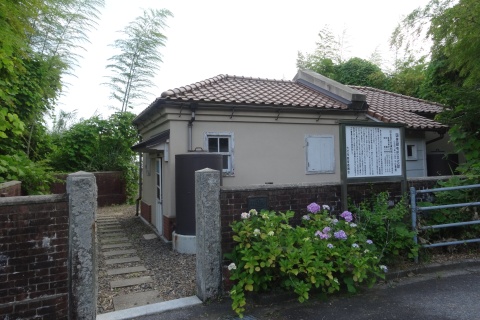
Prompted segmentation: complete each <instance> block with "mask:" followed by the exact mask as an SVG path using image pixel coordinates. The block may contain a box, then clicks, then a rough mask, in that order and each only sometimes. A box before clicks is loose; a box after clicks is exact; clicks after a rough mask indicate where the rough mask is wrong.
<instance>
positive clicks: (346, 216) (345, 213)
mask: <svg viewBox="0 0 480 320" xmlns="http://www.w3.org/2000/svg"><path fill="white" fill-rule="evenodd" d="M340 217H342V218H343V219H345V221H347V222H350V221H352V220H353V216H352V213H351V212H350V211H343V212H342V214H341V215H340Z"/></svg>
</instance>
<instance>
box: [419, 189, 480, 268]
mask: <svg viewBox="0 0 480 320" xmlns="http://www.w3.org/2000/svg"><path fill="white" fill-rule="evenodd" d="M474 188H480V184H472V185H467V186H458V187H446V188H436V189H424V190H416V189H415V187H411V188H410V205H411V209H412V230H413V231H415V236H414V237H413V240H414V241H415V244H418V237H417V233H418V229H421V230H428V229H440V228H449V227H458V226H466V225H472V224H480V220H473V221H462V222H454V223H445V224H437V225H430V226H422V227H420V228H417V214H419V213H420V212H422V211H431V210H438V209H447V208H463V207H474V206H480V202H467V203H454V204H446V205H439V206H430V207H419V206H417V194H420V193H432V192H441V191H453V190H461V189H474ZM472 242H480V238H477V239H467V240H458V241H446V242H437V243H432V244H424V245H421V247H422V248H431V247H442V246H451V245H457V244H464V243H472ZM415 262H418V256H417V257H415Z"/></svg>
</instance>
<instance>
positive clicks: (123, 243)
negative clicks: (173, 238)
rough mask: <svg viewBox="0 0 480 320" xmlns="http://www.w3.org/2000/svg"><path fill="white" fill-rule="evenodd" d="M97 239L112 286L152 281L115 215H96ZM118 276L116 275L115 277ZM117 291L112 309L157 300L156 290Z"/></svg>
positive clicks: (121, 286) (113, 287) (118, 286)
mask: <svg viewBox="0 0 480 320" xmlns="http://www.w3.org/2000/svg"><path fill="white" fill-rule="evenodd" d="M97 230H98V232H97V239H98V241H99V250H100V254H101V255H103V256H104V258H105V265H106V267H107V270H106V272H104V273H100V274H101V275H102V276H104V275H105V276H106V277H107V280H108V281H109V283H110V287H111V289H112V290H114V289H121V288H125V287H133V288H132V289H134V290H137V289H136V287H135V286H137V287H138V286H141V285H142V284H147V283H150V282H152V281H153V279H152V278H151V277H150V276H149V275H148V270H147V268H145V266H144V265H143V262H142V260H141V258H140V257H138V256H137V255H136V253H137V251H136V250H135V249H132V248H131V247H132V245H131V244H130V243H129V238H128V233H127V232H126V231H125V230H123V228H122V226H121V224H120V223H119V222H118V220H117V217H116V216H115V215H110V216H102V217H97ZM119 278H120V279H119ZM138 290H139V291H138V292H135V291H134V292H129V293H126V294H119V295H117V296H114V297H113V306H114V308H115V311H118V310H124V309H129V308H133V307H140V306H144V305H148V304H152V303H158V302H161V301H162V299H161V298H160V294H159V292H158V291H155V290H150V291H141V289H140V288H139V289H138Z"/></svg>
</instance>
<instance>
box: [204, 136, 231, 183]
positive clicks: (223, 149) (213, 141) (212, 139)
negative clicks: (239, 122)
mask: <svg viewBox="0 0 480 320" xmlns="http://www.w3.org/2000/svg"><path fill="white" fill-rule="evenodd" d="M205 145H206V149H207V150H208V152H215V153H220V154H222V155H223V173H224V174H226V175H233V173H234V170H233V133H231V132H218V133H217V132H207V133H205Z"/></svg>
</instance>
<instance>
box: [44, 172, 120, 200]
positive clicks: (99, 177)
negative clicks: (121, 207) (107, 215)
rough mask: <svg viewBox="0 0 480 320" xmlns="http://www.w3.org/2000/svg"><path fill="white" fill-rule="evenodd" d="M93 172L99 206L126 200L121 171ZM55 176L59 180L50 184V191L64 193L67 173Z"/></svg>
mask: <svg viewBox="0 0 480 320" xmlns="http://www.w3.org/2000/svg"><path fill="white" fill-rule="evenodd" d="M93 174H94V175H95V179H96V181H97V188H98V198H97V201H98V206H99V207H106V206H111V205H113V204H124V203H125V202H126V201H127V191H126V185H125V180H124V179H123V176H122V172H119V171H108V172H93ZM57 178H58V179H59V180H60V181H59V182H56V183H53V184H52V185H51V186H50V191H51V192H52V193H53V194H61V193H65V192H66V186H65V182H66V179H67V174H59V175H57Z"/></svg>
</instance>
